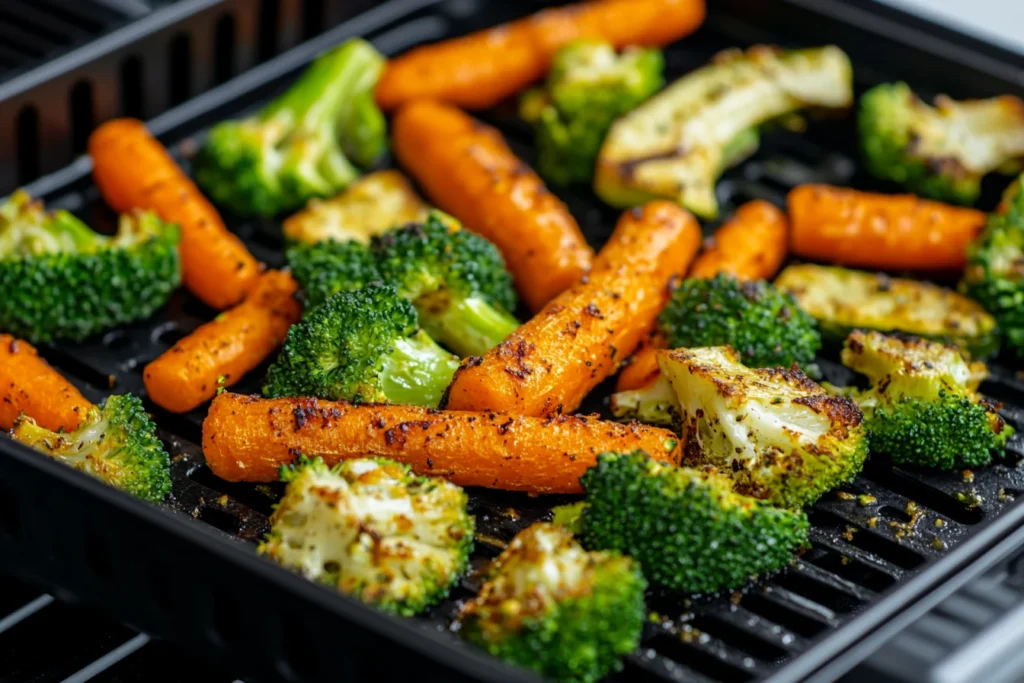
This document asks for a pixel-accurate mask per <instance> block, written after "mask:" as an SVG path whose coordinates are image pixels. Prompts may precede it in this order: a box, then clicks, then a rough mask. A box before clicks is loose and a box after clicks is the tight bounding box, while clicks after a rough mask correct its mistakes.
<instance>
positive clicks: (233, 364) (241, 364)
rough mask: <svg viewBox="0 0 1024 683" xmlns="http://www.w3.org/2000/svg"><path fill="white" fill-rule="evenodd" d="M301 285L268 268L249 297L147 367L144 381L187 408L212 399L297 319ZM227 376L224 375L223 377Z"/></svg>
mask: <svg viewBox="0 0 1024 683" xmlns="http://www.w3.org/2000/svg"><path fill="white" fill-rule="evenodd" d="M297 289H298V285H297V284H296V283H295V280H293V279H292V276H291V275H289V274H288V273H285V272H282V271H278V270H268V271H267V272H265V273H263V274H262V275H260V276H259V278H258V279H257V280H256V283H255V285H254V286H253V288H252V291H251V292H250V293H249V295H248V296H247V297H246V298H245V301H243V302H242V303H240V304H238V305H237V306H235V307H234V308H232V309H231V310H229V311H226V312H224V313H221V314H220V315H219V316H217V317H216V318H215V319H214V320H213V321H211V322H208V323H206V324H205V325H203V326H202V327H199V328H198V329H196V330H195V331H194V332H193V333H192V334H190V335H188V336H187V337H185V338H183V339H181V340H179V341H178V343H177V344H175V345H174V346H172V347H171V348H170V349H168V350H167V351H165V352H164V353H163V355H161V356H160V357H159V358H157V359H156V360H154V361H153V362H152V363H150V364H149V365H147V366H146V369H145V371H144V372H143V380H144V381H145V383H146V390H147V391H148V392H149V397H150V398H151V399H153V402H154V403H156V404H157V405H159V406H162V407H164V408H166V409H167V410H170V411H171V412H175V413H185V412H188V411H189V410H192V409H193V408H195V407H196V406H198V405H200V404H201V403H202V402H203V401H206V400H208V399H211V398H213V396H214V395H215V394H216V393H217V388H218V386H220V385H223V386H231V385H233V384H235V383H236V382H237V381H238V380H240V379H241V378H242V376H243V375H245V373H247V372H249V371H250V370H252V369H253V368H255V367H256V366H257V365H259V364H260V363H262V362H263V361H264V360H265V359H266V358H267V356H269V355H270V354H271V353H272V352H273V351H274V349H276V348H277V347H278V346H279V345H280V344H281V342H282V341H284V337H285V334H287V332H288V328H289V327H290V326H291V325H292V324H294V323H295V322H298V320H299V316H300V315H301V313H302V311H301V307H300V306H299V303H298V301H296V300H295V292H296V290H297ZM222 377H223V378H224V379H223V380H221V379H220V378H222Z"/></svg>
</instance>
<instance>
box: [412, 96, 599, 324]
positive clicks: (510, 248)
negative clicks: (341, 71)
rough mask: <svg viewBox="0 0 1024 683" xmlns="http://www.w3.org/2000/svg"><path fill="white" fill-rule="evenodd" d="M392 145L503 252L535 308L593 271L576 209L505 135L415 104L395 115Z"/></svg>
mask: <svg viewBox="0 0 1024 683" xmlns="http://www.w3.org/2000/svg"><path fill="white" fill-rule="evenodd" d="M393 144H394V150H395V154H396V155H397V156H398V159H399V161H401V163H402V165H403V166H405V168H406V169H407V170H408V171H409V172H410V173H411V174H412V175H413V176H414V177H415V178H416V180H417V181H418V182H419V184H420V185H421V186H422V187H423V189H424V190H426V192H427V194H428V195H429V197H430V199H431V200H433V202H434V204H435V205H436V206H437V207H438V208H439V209H442V210H443V211H446V212H448V213H450V214H452V215H453V216H455V217H456V218H458V219H459V220H460V221H462V223H463V224H464V225H465V226H466V227H467V228H469V229H470V230H473V231H474V232H477V233H479V234H481V235H483V236H484V237H486V238H487V239H488V240H490V241H491V242H493V243H494V244H495V245H496V246H497V247H498V249H499V250H500V251H501V253H502V255H503V256H504V257H505V261H506V264H507V266H508V269H509V272H511V273H512V277H513V279H514V280H515V284H516V288H517V289H518V290H519V293H520V295H521V296H522V297H523V300H524V301H526V304H527V305H528V306H529V307H530V309H531V310H533V311H537V310H539V309H540V308H541V307H543V306H544V304H546V303H547V302H548V301H550V300H551V299H552V298H554V297H555V296H556V295H557V294H559V293H560V292H562V291H563V290H564V289H566V288H567V287H569V286H571V285H572V284H573V283H575V282H576V281H577V280H578V279H579V278H580V276H581V275H583V273H585V272H586V271H587V269H588V268H589V267H590V262H591V258H592V257H593V250H592V249H591V248H590V246H588V245H587V242H586V240H585V239H584V237H583V233H581V232H580V229H579V226H577V225H576V221H575V220H574V219H573V217H572V215H571V214H570V213H569V210H568V209H567V208H566V207H565V205H564V204H563V203H562V202H561V201H559V200H558V198H556V197H555V196H554V195H553V194H551V193H550V192H548V190H547V188H546V187H544V183H543V182H542V181H541V179H540V178H539V177H538V176H537V174H536V173H534V172H533V171H531V170H530V169H529V168H528V167H527V166H526V165H525V164H524V163H523V162H522V161H520V160H519V159H518V158H516V156H515V154H514V153H513V152H512V150H510V149H509V148H508V145H506V144H505V141H504V140H503V139H502V137H501V133H499V132H498V131H496V130H494V129H493V128H491V127H489V126H485V125H484V124H482V123H479V122H477V121H475V120H474V119H472V118H471V117H469V116H467V115H466V114H465V113H463V112H461V111H459V110H458V109H456V108H455V107H450V106H448V105H444V104H438V103H435V102H415V103H413V104H410V105H408V106H406V107H403V108H402V110H401V111H400V112H399V113H398V115H397V116H396V117H395V120H394V124H393Z"/></svg>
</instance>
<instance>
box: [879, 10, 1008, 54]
mask: <svg viewBox="0 0 1024 683" xmlns="http://www.w3.org/2000/svg"><path fill="white" fill-rule="evenodd" d="M877 1H878V2H882V3H884V4H886V5H891V6H893V7H898V8H900V9H903V10H906V11H909V12H912V13H914V14H918V15H920V16H922V17H924V18H927V19H931V20H932V21H935V22H936V23H940V24H945V25H946V26H948V27H949V28H952V29H955V30H958V31H962V32H963V33H970V34H974V35H975V36H976V37H978V38H981V39H982V40H988V41H990V42H992V43H993V44H998V45H1001V46H1002V47H1005V48H1008V49H1010V50H1014V51H1016V52H1019V53H1021V54H1024V0H877Z"/></svg>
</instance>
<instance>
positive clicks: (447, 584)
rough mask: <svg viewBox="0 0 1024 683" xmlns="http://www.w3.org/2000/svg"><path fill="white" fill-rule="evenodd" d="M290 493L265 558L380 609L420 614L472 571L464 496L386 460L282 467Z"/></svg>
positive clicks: (265, 546) (316, 462)
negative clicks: (469, 565)
mask: <svg viewBox="0 0 1024 683" xmlns="http://www.w3.org/2000/svg"><path fill="white" fill-rule="evenodd" d="M281 480H282V481H284V482H287V488H286V489H285V493H284V496H283V497H282V498H281V502H280V503H278V504H277V506H276V508H275V509H274V514H273V515H272V516H271V518H270V523H271V529H270V533H269V534H268V535H267V538H266V541H265V542H264V543H262V544H261V545H260V546H259V549H258V550H259V552H260V553H261V554H263V555H266V556H268V557H270V558H271V559H273V560H274V561H276V562H278V563H279V564H281V565H283V566H284V567H287V568H288V569H291V570H293V571H296V572H298V573H300V574H302V575H303V576H305V577H306V578H309V579H311V580H313V581H317V582H320V583H324V584H327V585H329V586H334V587H335V588H337V589H338V590H339V591H341V592H342V593H345V594H346V595H350V596H352V597H354V598H357V599H359V600H361V601H362V602H365V603H368V604H370V605H373V606H374V607H376V608H377V609H380V610H383V611H385V612H389V613H391V614H398V615H401V616H406V617H409V616H413V615H415V614H419V613H420V612H422V611H424V610H425V609H427V608H428V607H430V606H431V605H433V604H435V603H437V602H438V601H439V600H441V599H442V598H444V597H445V596H446V595H447V594H448V591H449V589H450V588H451V587H452V586H453V585H454V584H455V582H456V581H458V580H459V577H460V576H461V575H462V574H463V572H465V571H466V568H467V565H468V563H469V554H470V552H471V551H472V549H473V517H471V516H470V515H469V513H468V512H467V511H466V503H467V496H466V493H465V492H464V491H463V490H462V489H461V488H459V487H458V486H456V485H455V484H451V483H449V482H447V481H445V480H443V479H437V478H433V479H431V478H427V477H418V476H416V475H414V474H412V472H411V471H410V469H409V467H408V466H407V465H400V464H398V463H396V462H394V461H391V460H386V459H384V458H367V459H359V460H346V461H343V462H340V463H338V464H337V465H335V466H334V467H328V466H327V465H325V464H324V461H323V460H322V459H320V458H315V459H313V460H309V459H308V458H305V457H300V458H299V461H298V463H297V464H295V465H289V466H286V467H283V468H282V470H281Z"/></svg>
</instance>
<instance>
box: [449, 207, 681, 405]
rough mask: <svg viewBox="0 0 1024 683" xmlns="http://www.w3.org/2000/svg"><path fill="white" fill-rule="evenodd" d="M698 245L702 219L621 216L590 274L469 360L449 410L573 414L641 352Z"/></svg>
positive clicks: (644, 212) (664, 213)
mask: <svg viewBox="0 0 1024 683" xmlns="http://www.w3.org/2000/svg"><path fill="white" fill-rule="evenodd" d="M699 245H700V227H699V226H698V225H697V220H696V219H695V218H694V217H693V216H692V215H691V214H690V213H689V212H687V211H686V210H684V209H682V208H680V207H679V205H677V204H675V203H673V202H666V201H660V200H659V201H654V202H650V203H648V204H646V205H644V206H642V207H637V208H635V209H631V210H630V211H627V212H626V213H625V214H623V216H622V218H621V219H620V220H619V223H618V225H617V226H616V228H615V232H614V233H612V236H611V238H610V239H609V240H608V243H607V244H606V245H605V247H604V249H602V250H601V253H600V254H598V255H597V259H596V260H595V262H594V268H593V270H591V272H590V274H589V275H588V276H587V277H586V278H584V279H583V280H581V281H580V282H579V283H578V284H576V285H575V286H573V287H572V288H571V289H569V290H567V291H565V292H563V293H562V294H561V295H559V296H558V297H556V298H555V299H553V300H552V301H551V303H549V304H548V305H547V306H546V307H545V308H544V310H543V311H541V312H540V313H538V314H537V315H535V316H534V317H533V318H532V319H531V320H530V321H529V322H527V323H526V324H524V325H522V326H521V327H520V328H519V329H517V330H516V331H515V332H513V333H512V334H511V336H509V337H508V338H507V339H506V340H505V341H503V342H502V343H501V344H499V345H498V346H497V347H495V348H494V349H493V350H492V351H490V353H488V354H487V355H485V356H483V357H482V358H467V359H466V360H464V361H463V362H462V365H461V366H460V367H459V369H458V371H456V373H455V377H454V379H453V380H452V384H451V386H449V387H448V392H447V395H446V397H445V399H444V400H443V401H442V403H443V404H444V406H445V407H447V408H448V409H450V410H496V411H505V412H510V413H515V414H517V415H537V416H550V415H558V414H560V413H570V412H572V411H573V410H575V409H576V408H577V407H578V406H579V404H580V402H581V401H582V400H583V398H584V397H585V396H586V395H587V393H588V392H590V390H591V389H593V388H594V387H595V386H597V385H598V384H599V383H600V382H601V381H602V380H604V379H605V378H606V377H608V376H610V375H611V374H612V373H614V372H615V371H616V370H617V369H618V367H619V364H620V363H621V362H622V361H623V360H624V359H625V358H627V357H628V356H629V354H630V353H632V352H633V350H634V349H636V347H637V345H638V344H639V343H640V341H641V340H642V339H643V338H644V336H645V335H646V334H647V333H648V331H649V330H650V328H651V326H652V325H653V323H654V320H655V318H656V317H657V315H658V313H659V312H660V311H661V309H662V307H663V306H664V305H665V301H666V300H667V298H668V293H669V285H670V283H671V280H672V279H673V278H675V277H679V276H680V275H682V274H683V273H684V272H685V271H686V269H687V267H688V266H689V265H690V261H691V260H692V259H693V256H694V254H696V252H697V248H698V246H699Z"/></svg>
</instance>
